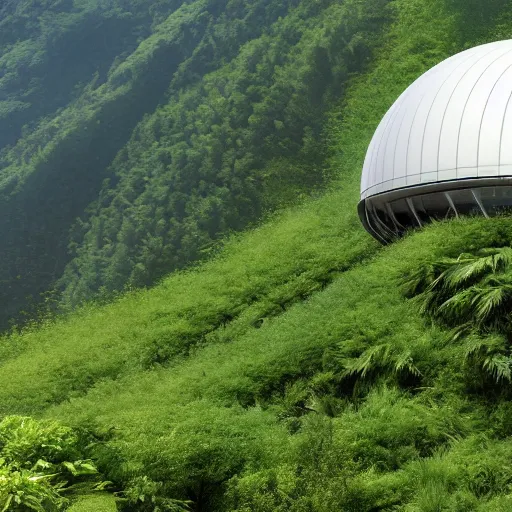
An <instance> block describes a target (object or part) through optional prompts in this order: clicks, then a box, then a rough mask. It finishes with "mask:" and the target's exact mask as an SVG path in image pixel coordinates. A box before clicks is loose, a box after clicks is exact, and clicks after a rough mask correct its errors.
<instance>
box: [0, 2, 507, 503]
mask: <svg viewBox="0 0 512 512" xmlns="http://www.w3.org/2000/svg"><path fill="white" fill-rule="evenodd" d="M396 7H397V9H398V12H399V14H400V17H399V22H398V23H397V24H396V26H395V27H394V28H393V29H392V31H391V33H390V37H389V42H388V46H387V47H386V48H384V49H383V51H382V53H381V57H380V59H379V61H378V62H377V63H376V65H375V66H374V69H373V70H371V72H370V73H369V74H368V75H367V76H365V77H361V78H359V79H356V80H355V81H354V83H353V87H352V90H351V92H350V94H349V98H348V100H347V104H346V105H344V107H343V110H342V113H343V121H342V122H340V123H338V124H337V122H336V121H337V119H338V118H339V116H338V115H337V114H336V113H334V114H333V120H332V123H331V137H332V138H333V140H336V141H338V142H337V144H339V147H340V148H342V149H343V154H341V152H340V153H339V154H337V155H335V156H334V157H333V161H332V165H334V166H338V167H339V168H340V173H341V180H340V182H339V183H338V184H336V186H334V187H333V190H332V191H331V192H330V193H328V194H326V195H325V196H324V197H322V198H319V199H317V200H315V201H311V202H309V203H308V204H306V205H304V206H303V207H300V208H297V209H295V210H293V211H289V212H286V213H284V214H283V215H281V216H279V217H276V218H275V219H274V220H271V221H270V222H269V223H267V224H266V225H265V226H263V227H262V228H260V229H258V230H255V231H253V232H251V233H248V234H246V235H243V236H241V237H239V239H238V240H233V241H232V242H230V243H228V245H227V246H226V247H225V249H224V250H223V252H222V254H221V256H219V257H218V258H217V259H215V260H214V261H212V262H210V263H208V264H206V265H204V266H202V267H200V268H199V269H197V270H194V271H191V272H187V273H179V274H175V275H173V276H171V277H169V278H168V279H166V280H165V281H164V282H163V283H162V284H161V285H160V286H159V287H157V288H155V289H154V290H152V291H148V292H138V293H136V294H133V295H128V296H126V297H124V298H123V299H121V300H120V301H118V302H116V303H115V304H112V305H109V306H107V307H103V308H95V307H90V308H88V309H85V310H83V311H82V312H80V313H79V314H77V315H76V316H72V317H70V318H69V319H67V320H62V321H59V322H58V323H57V324H56V325H49V326H47V327H45V328H44V329H42V330H39V331H35V332H28V333H25V334H23V335H21V336H14V337H11V338H9V339H6V340H5V348H3V349H2V350H3V352H4V358H3V360H4V362H3V364H2V366H1V368H0V408H1V410H2V412H4V413H17V412H23V413H30V414H38V415H41V414H42V415H48V416H52V417H58V418H59V419H62V420H64V421H66V422H69V423H72V424H80V425H89V426H90V425H93V426H96V427H98V428H99V429H101V430H107V429H110V428H111V427H115V429H117V430H116V431H117V434H116V436H114V438H113V440H112V441H111V442H110V444H109V446H110V448H111V449H115V450H116V453H117V455H111V457H112V459H111V460H110V462H109V461H108V460H107V461H106V462H104V463H105V465H106V469H107V470H108V472H109V476H111V477H112V478H116V479H119V480H122V481H127V480H129V479H130V477H131V476H133V475H136V474H139V473H142V474H147V475H149V476H150V477H151V478H153V479H154V480H157V481H162V482H166V484H165V492H167V493H169V494H170V495H172V496H175V497H190V498H192V499H194V500H195V501H196V502H198V508H201V507H203V508H206V507H210V508H213V507H218V508H224V509H226V510H262V511H263V510H269V511H270V510H283V511H284V510H306V509H307V508H301V507H302V506H304V507H306V506H310V507H313V508H314V509H315V510H325V511H327V510H335V509H340V507H343V510H354V511H355V510H358V511H361V510H386V509H387V510H389V509H390V508H389V507H391V506H393V505H394V504H399V505H401V506H403V507H404V508H403V510H411V511H412V510H425V511H426V510H432V511H434V510H443V508H442V507H443V506H445V507H446V506H448V507H449V508H448V509H449V510H507V508H506V507H507V504H508V503H509V501H507V500H509V498H508V497H506V496H502V497H499V498H496V497H495V496H496V495H497V494H499V493H504V492H505V489H506V488H507V487H506V486H507V485H508V484H509V482H510V477H509V476H508V473H507V471H506V468H505V469H503V467H504V466H505V462H504V461H505V460H506V458H507V453H510V452H509V450H510V447H509V444H510V443H509V441H507V440H506V439H501V438H500V436H501V437H504V435H505V434H506V433H507V432H508V431H507V428H508V427H507V423H506V419H503V417H506V415H504V416H503V415H502V416H503V417H502V416H500V415H499V414H497V413H496V414H497V415H495V416H494V417H493V418H494V420H493V421H494V423H487V424H485V423H484V420H485V419H486V415H488V414H491V415H492V414H493V411H492V410H491V409H490V408H488V409H485V408H484V406H483V405H481V404H479V401H478V399H477V397H473V396H471V395H467V394H466V393H465V390H466V389H467V386H468V384H467V379H468V378H469V377H468V375H467V365H466V363H465V362H464V357H463V355H462V348H461V347H460V346H458V345H450V344H447V343H446V336H445V335H444V334H443V333H441V332H439V331H437V330H436V329H434V328H431V327H429V326H425V325H424V323H423V322H422V320H421V318H420V317H419V315H418V314H417V312H416V310H415V308H414V307H412V306H411V304H409V303H407V302H406V301H405V300H404V299H403V298H402V296H401V294H400V291H399V289H398V288H397V278H398V276H399V275H400V274H402V273H403V272H405V271H406V270H407V269H408V268H411V267H415V266H416V265H417V264H418V263H420V262H421V261H424V260H425V259H428V258H431V257H432V256H436V255H440V254H447V253H448V254H454V255H455V254H458V253H459V252H461V251H463V250H468V249H471V248H474V247H479V246H485V245H491V244H497V245H499V244H505V243H508V242H509V241H510V238H511V234H512V226H511V223H510V222H509V221H508V220H506V219H502V220H495V221H493V222H492V223H490V222H486V221H484V220H465V221H459V222H452V223H447V224H440V225H436V226H433V227H431V228H429V229H427V230H425V231H423V232H421V233H417V234H413V235H412V236H410V237H408V238H406V239H405V240H403V241H401V242H399V243H397V244H394V245H393V246H391V247H387V248H385V249H381V250H379V247H378V246H377V244H376V243H374V242H373V241H372V240H370V239H369V237H368V236H367V235H366V234H365V233H363V231H362V229H361V228H360V226H359V223H358V220H357V218H356V214H355V205H356V202H357V195H358V194H357V189H358V181H359V172H360V168H361V163H362V157H363V155H364V151H365V149H366V147H367V144H368V142H369V138H370V137H371V134H372V133H373V130H374V128H375V126H376V123H377V121H378V119H379V118H380V117H381V115H382V114H383V113H384V111H385V110H386V108H388V107H389V105H390V104H391V103H392V101H393V99H394V98H396V96H397V95H398V94H399V93H400V92H401V91H402V90H403V88H404V87H405V86H406V84H408V83H410V81H411V80H412V79H413V78H415V77H416V76H418V75H419V74H420V73H421V72H422V71H423V70H424V69H426V68H428V67H429V66H430V65H432V64H433V63H435V62H438V61H439V60H441V59H442V58H443V57H445V56H446V55H448V54H449V53H451V52H453V51H456V50H458V49H460V47H454V43H453V38H452V37H451V35H452V34H453V33H455V32H456V30H457V23H456V22H457V20H456V18H452V17H450V16H449V13H447V12H446V11H443V9H444V8H443V4H442V3H441V2H435V3H428V5H427V3H426V2H421V1H419V0H407V1H406V0H400V1H397V2H396ZM411 26H417V27H418V28H419V27H421V30H417V31H414V30H411ZM466 42H467V41H466ZM335 126H338V128H333V127H335ZM322 288H325V289H323V290H321V289H322ZM385 343H388V344H389V346H390V347H393V348H392V349H391V355H390V356H389V357H390V359H391V360H392V361H393V358H395V359H394V360H395V362H396V360H398V359H399V358H405V359H408V358H409V359H410V360H411V361H412V362H413V364H414V365H415V366H416V367H417V368H418V369H419V371H420V373H421V377H420V378H413V377H412V376H411V375H405V376H404V375H400V374H398V373H396V372H393V371H392V370H389V368H386V364H385V363H384V362H383V363H382V364H380V363H379V361H375V362H374V363H373V366H371V365H370V366H371V370H372V371H371V372H369V374H367V375H366V376H364V377H365V378H361V377H362V376H363V375H362V371H360V370H357V368H361V367H362V365H363V363H364V362H365V360H366V361H368V358H369V357H370V359H371V351H370V352H368V350H369V349H370V348H371V347H372V346H377V345H381V346H382V345H383V344H385ZM154 363H162V366H161V367H158V366H157V367H154V368H152V369H150V366H151V365H152V364H154ZM358 365H359V366H358ZM391 366H392V365H391ZM347 367H348V368H353V369H354V372H353V375H352V376H351V377H346V376H344V374H343V369H344V368H347ZM358 372H359V373H358ZM378 375H384V376H386V379H387V380H386V386H385V387H381V386H375V387H374V388H373V389H372V387H371V385H372V383H374V382H377V381H378V378H377V377H378ZM358 376H359V377H358ZM418 379H419V380H418ZM418 386H420V387H421V389H423V391H422V392H419V393H418V392H416V393H414V394H410V393H409V391H410V388H412V387H418ZM395 388H396V389H395ZM368 390H370V394H369V396H368V398H367V399H366V400H362V399H361V398H358V397H361V396H364V395H365V392H366V391H368ZM327 409H329V411H330V412H329V411H327ZM312 410H315V411H317V412H318V414H316V413H312V412H311V411H312ZM308 411H309V412H310V413H309V414H307V412H308ZM321 412H323V413H324V414H320V413H321ZM327 412H328V413H327ZM330 416H334V418H333V419H329V417H330ZM500 418H501V419H500ZM483 432H485V433H486V436H487V437H483V436H482V435H481V434H482V433H483ZM291 433H293V435H292V434H291ZM479 436H480V437H479ZM455 439H458V441H457V442H455ZM319 443H320V444H321V443H323V444H322V445H320V444H319ZM439 448H444V451H442V452H436V450H437V449H439ZM433 454H434V456H433V457H432V458H425V459H424V460H421V459H419V458H420V457H427V456H431V455H433ZM299 467H301V468H302V473H301V472H300V471H298V469H297V468H299ZM234 473H239V474H240V477H239V478H237V479H232V480H231V481H230V482H229V483H228V484H227V485H226V486H225V487H223V488H218V489H221V490H223V491H226V492H225V493H224V494H221V493H218V489H217V487H218V484H219V483H220V482H224V481H226V480H227V479H229V478H230V477H231V476H232V475H233V474H234ZM489 475H494V476H492V477H491V476H489ZM272 479H273V480H272ZM271 481H273V482H274V488H277V489H278V490H279V491H282V492H277V491H276V492H274V494H272V492H273V491H272V486H269V485H270V484H268V482H271ZM267 484H268V485H267ZM215 489H217V490H216V491H215ZM283 496H288V498H287V499H288V500H289V501H286V499H285V498H283ZM208 500H209V501H208ZM493 500H494V501H493ZM372 507H373V508H372ZM378 507H380V508H378ZM386 507H388V508H386ZM436 507H437V508H436ZM457 507H458V508H457ZM500 507H501V508H500Z"/></svg>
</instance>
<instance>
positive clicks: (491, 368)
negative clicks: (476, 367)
mask: <svg viewBox="0 0 512 512" xmlns="http://www.w3.org/2000/svg"><path fill="white" fill-rule="evenodd" d="M511 366H512V360H511V359H510V358H509V357H507V356H504V355H502V354H493V355H491V356H489V357H486V358H485V360H484V363H483V365H482V368H483V369H484V370H486V371H487V372H488V373H489V374H490V375H491V376H492V377H494V379H495V380H496V382H499V381H500V380H507V381H509V382H510V381H511V380H512V367H511Z"/></svg>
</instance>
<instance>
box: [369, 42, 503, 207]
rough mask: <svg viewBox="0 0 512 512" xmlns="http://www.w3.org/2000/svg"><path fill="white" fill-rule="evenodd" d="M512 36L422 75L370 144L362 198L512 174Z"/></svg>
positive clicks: (386, 116) (398, 103)
mask: <svg viewBox="0 0 512 512" xmlns="http://www.w3.org/2000/svg"><path fill="white" fill-rule="evenodd" d="M511 98H512V40H507V41H498V42H495V43H490V44H485V45H482V46H478V47H475V48H472V49H470V50H467V51H464V52H462V53H459V54H457V55H455V56H453V57H450V58H449V59H446V60H445V61H443V62H441V63H440V64H438V65H437V66H435V67H433V68H432V69H430V70H429V71H427V72H426V73H425V74H423V75H422V76H421V77H420V78H418V79H417V80H416V81H415V82H414V83H413V84H412V85H411V86H410V87H408V88H407V89H406V90H405V92H404V93H403V94H402V95H401V96H400V97H399V98H398V100H397V101H396V102H395V103H394V104H393V106H392V107H391V108H390V109H389V111H388V112H387V114H386V115H385V116H384V118H383V119H382V121H381V123H380V124H379V126H378V128H377V130H376V132H375V134H374V136H373V139H372V141H371V143H370V146H369V148H368V152H367V155H366V159H365V162H364V168H363V175H362V180H361V199H365V198H367V197H370V196H373V195H376V194H381V193H383V192H387V191H392V190H397V189H401V188H404V187H411V186H415V187H418V186H421V185H422V184H428V183H432V182H444V181H450V180H459V179H468V178H472V179H475V178H490V177H501V176H512V104H511V103H512V101H511Z"/></svg>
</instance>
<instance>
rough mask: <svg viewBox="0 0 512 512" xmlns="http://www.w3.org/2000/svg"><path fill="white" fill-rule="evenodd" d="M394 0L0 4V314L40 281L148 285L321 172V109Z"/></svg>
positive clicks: (73, 285) (34, 293)
mask: <svg viewBox="0 0 512 512" xmlns="http://www.w3.org/2000/svg"><path fill="white" fill-rule="evenodd" d="M387 3H388V0H379V1H378V2H375V1H374V0H373V1H371V2H370V1H369V0H366V1H364V2H359V1H354V0H350V1H348V2H347V3H344V4H342V5H341V4H339V2H335V1H333V0H321V1H318V2H310V1H306V0H289V1H287V2H283V1H282V0H273V1H267V0H258V1H256V2H245V1H242V0H229V1H228V0H195V1H191V2H183V3H182V2H179V3H178V2H175V1H174V0H162V1H161V2H156V3H150V2H142V1H135V0H134V1H133V2H132V1H128V2H125V1H121V0H119V1H117V0H108V1H101V2H100V1H96V0H75V1H71V0H65V1H64V0H45V1H42V0H30V1H29V0H20V1H19V2H13V3H12V6H13V7H11V8H9V7H7V8H4V10H3V12H4V14H3V17H2V16H1V15H0V23H1V24H2V26H3V25H5V26H7V27H9V30H8V31H7V32H6V35H5V42H2V39H1V38H0V55H2V59H3V60H2V61H0V70H1V74H0V77H1V78H0V101H1V102H2V103H0V105H1V107H0V122H1V126H3V127H5V131H6V133H7V135H5V136H4V137H3V138H2V134H0V169H1V177H0V199H1V202H0V239H1V240H2V244H3V246H2V249H3V251H2V259H1V261H0V283H1V284H2V286H1V287H0V303H2V305H3V308H2V318H0V327H2V326H4V327H5V325H6V323H7V321H8V319H11V320H12V319H13V318H15V319H17V320H18V321H20V320H21V319H22V318H23V316H27V313H28V315H29V316H30V315H32V311H30V308H32V309H33V308H34V307H36V306H37V303H38V302H39V301H40V300H41V294H43V293H48V292H49V291H50V290H54V292H55V293H54V294H53V296H54V297H55V298H56V300H57V302H58V303H59V305H60V309H62V308H66V307H74V306H75V305H77V304H80V303H82V302H83V301H86V300H90V299H92V298H95V297H98V296H101V297H109V296H111V294H112V292H116V291H120V290H123V289H125V288H126V287H129V288H133V287H140V286H146V285H151V284H154V283H155V282H156V281H158V280H159V279H160V278H162V277H163V276H164V275H165V274H166V273H168V272H170V271H172V270H174V269H176V268H182V267H184V266H186V265H188V264H189V263H190V262H192V261H196V260H198V259H200V258H202V257H203V255H204V251H205V249H207V248H208V246H209V245H210V244H211V243H212V241H214V240H216V239H217V238H219V237H220V236H222V235H223V234H226V233H228V232H230V231H233V230H240V229H242V228H244V227H246V226H248V225H249V224H250V223H253V222H255V221H258V220H259V219H261V217H262V216H263V215H265V214H266V213H268V212H269V211H272V210H273V209H274V208H276V207H279V206H282V205H283V204H290V203H291V202H294V201H296V198H297V197H300V196H301V195H302V196H303V195H306V194H309V193H311V191H312V190H314V189H315V188H318V187H321V186H323V185H324V184H325V182H326V181H328V180H329V179H331V178H332V176H331V175H329V174H328V172H327V171H326V170H325V169H324V166H323V162H324V160H325V154H324V153H325V147H324V144H323V138H322V127H323V123H324V120H325V116H326V114H327V111H328V110H329V108H330V107H332V105H334V104H335V103H336V102H337V101H338V100H339V98H340V97H341V96H342V95H343V92H344V84H345V83H346V81H347V79H348V77H349V75H350V74H351V73H353V72H357V71H361V70H362V69H363V68H364V67H365V65H367V63H368V62H369V60H370V57H371V55H372V50H373V49H374V48H375V46H376V45H378V44H379V42H380V38H381V36H382V31H383V28H384V25H385V24H386V22H387V21H388V19H389V17H390V14H389V12H388V11H387V9H386V4H387ZM1 30H3V29H1ZM2 34H3V32H2ZM8 34H10V36H8ZM104 47H105V48H107V49H108V51H105V50H104ZM24 70H25V71H24ZM24 73H25V74H24ZM25 75H26V77H25ZM61 76H65V80H62V79H61V78H60V77H61ZM54 82H57V83H54ZM3 98H5V99H3ZM22 311H25V315H23V314H22Z"/></svg>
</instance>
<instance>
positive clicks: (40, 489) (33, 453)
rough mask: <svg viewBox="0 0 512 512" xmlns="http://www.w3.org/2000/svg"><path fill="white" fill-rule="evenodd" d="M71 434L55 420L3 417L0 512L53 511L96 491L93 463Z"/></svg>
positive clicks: (101, 484)
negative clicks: (86, 457)
mask: <svg viewBox="0 0 512 512" xmlns="http://www.w3.org/2000/svg"><path fill="white" fill-rule="evenodd" d="M84 441H86V438H84V437H83V436H82V437H80V436H79V435H78V434H77V433H76V432H74V431H73V430H72V429H70V428H68V427H64V426H62V425H60V424H58V423H57V422H55V421H44V422H37V421H35V420H34V419H32V418H29V417H23V416H6V417H4V419H3V420H2V421H1V422H0V507H1V510H2V511H8V510H12V511H19V512H23V511H29V510H32V511H36V512H53V511H55V512H56V511H58V510H63V509H64V508H66V507H67V505H68V504H69V502H70V500H69V499H68V498H66V497H65V495H68V496H69V495H73V493H74V494H77V495H81V494H84V493H87V492H91V491H95V490H102V489H103V488H105V487H106V486H108V484H109V483H110V482H103V481H101V479H100V474H99V472H98V470H97V468H96V465H95V463H94V462H93V461H92V460H90V459H83V458H82V457H83V454H84V451H85V450H87V448H86V446H85V444H84Z"/></svg>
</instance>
